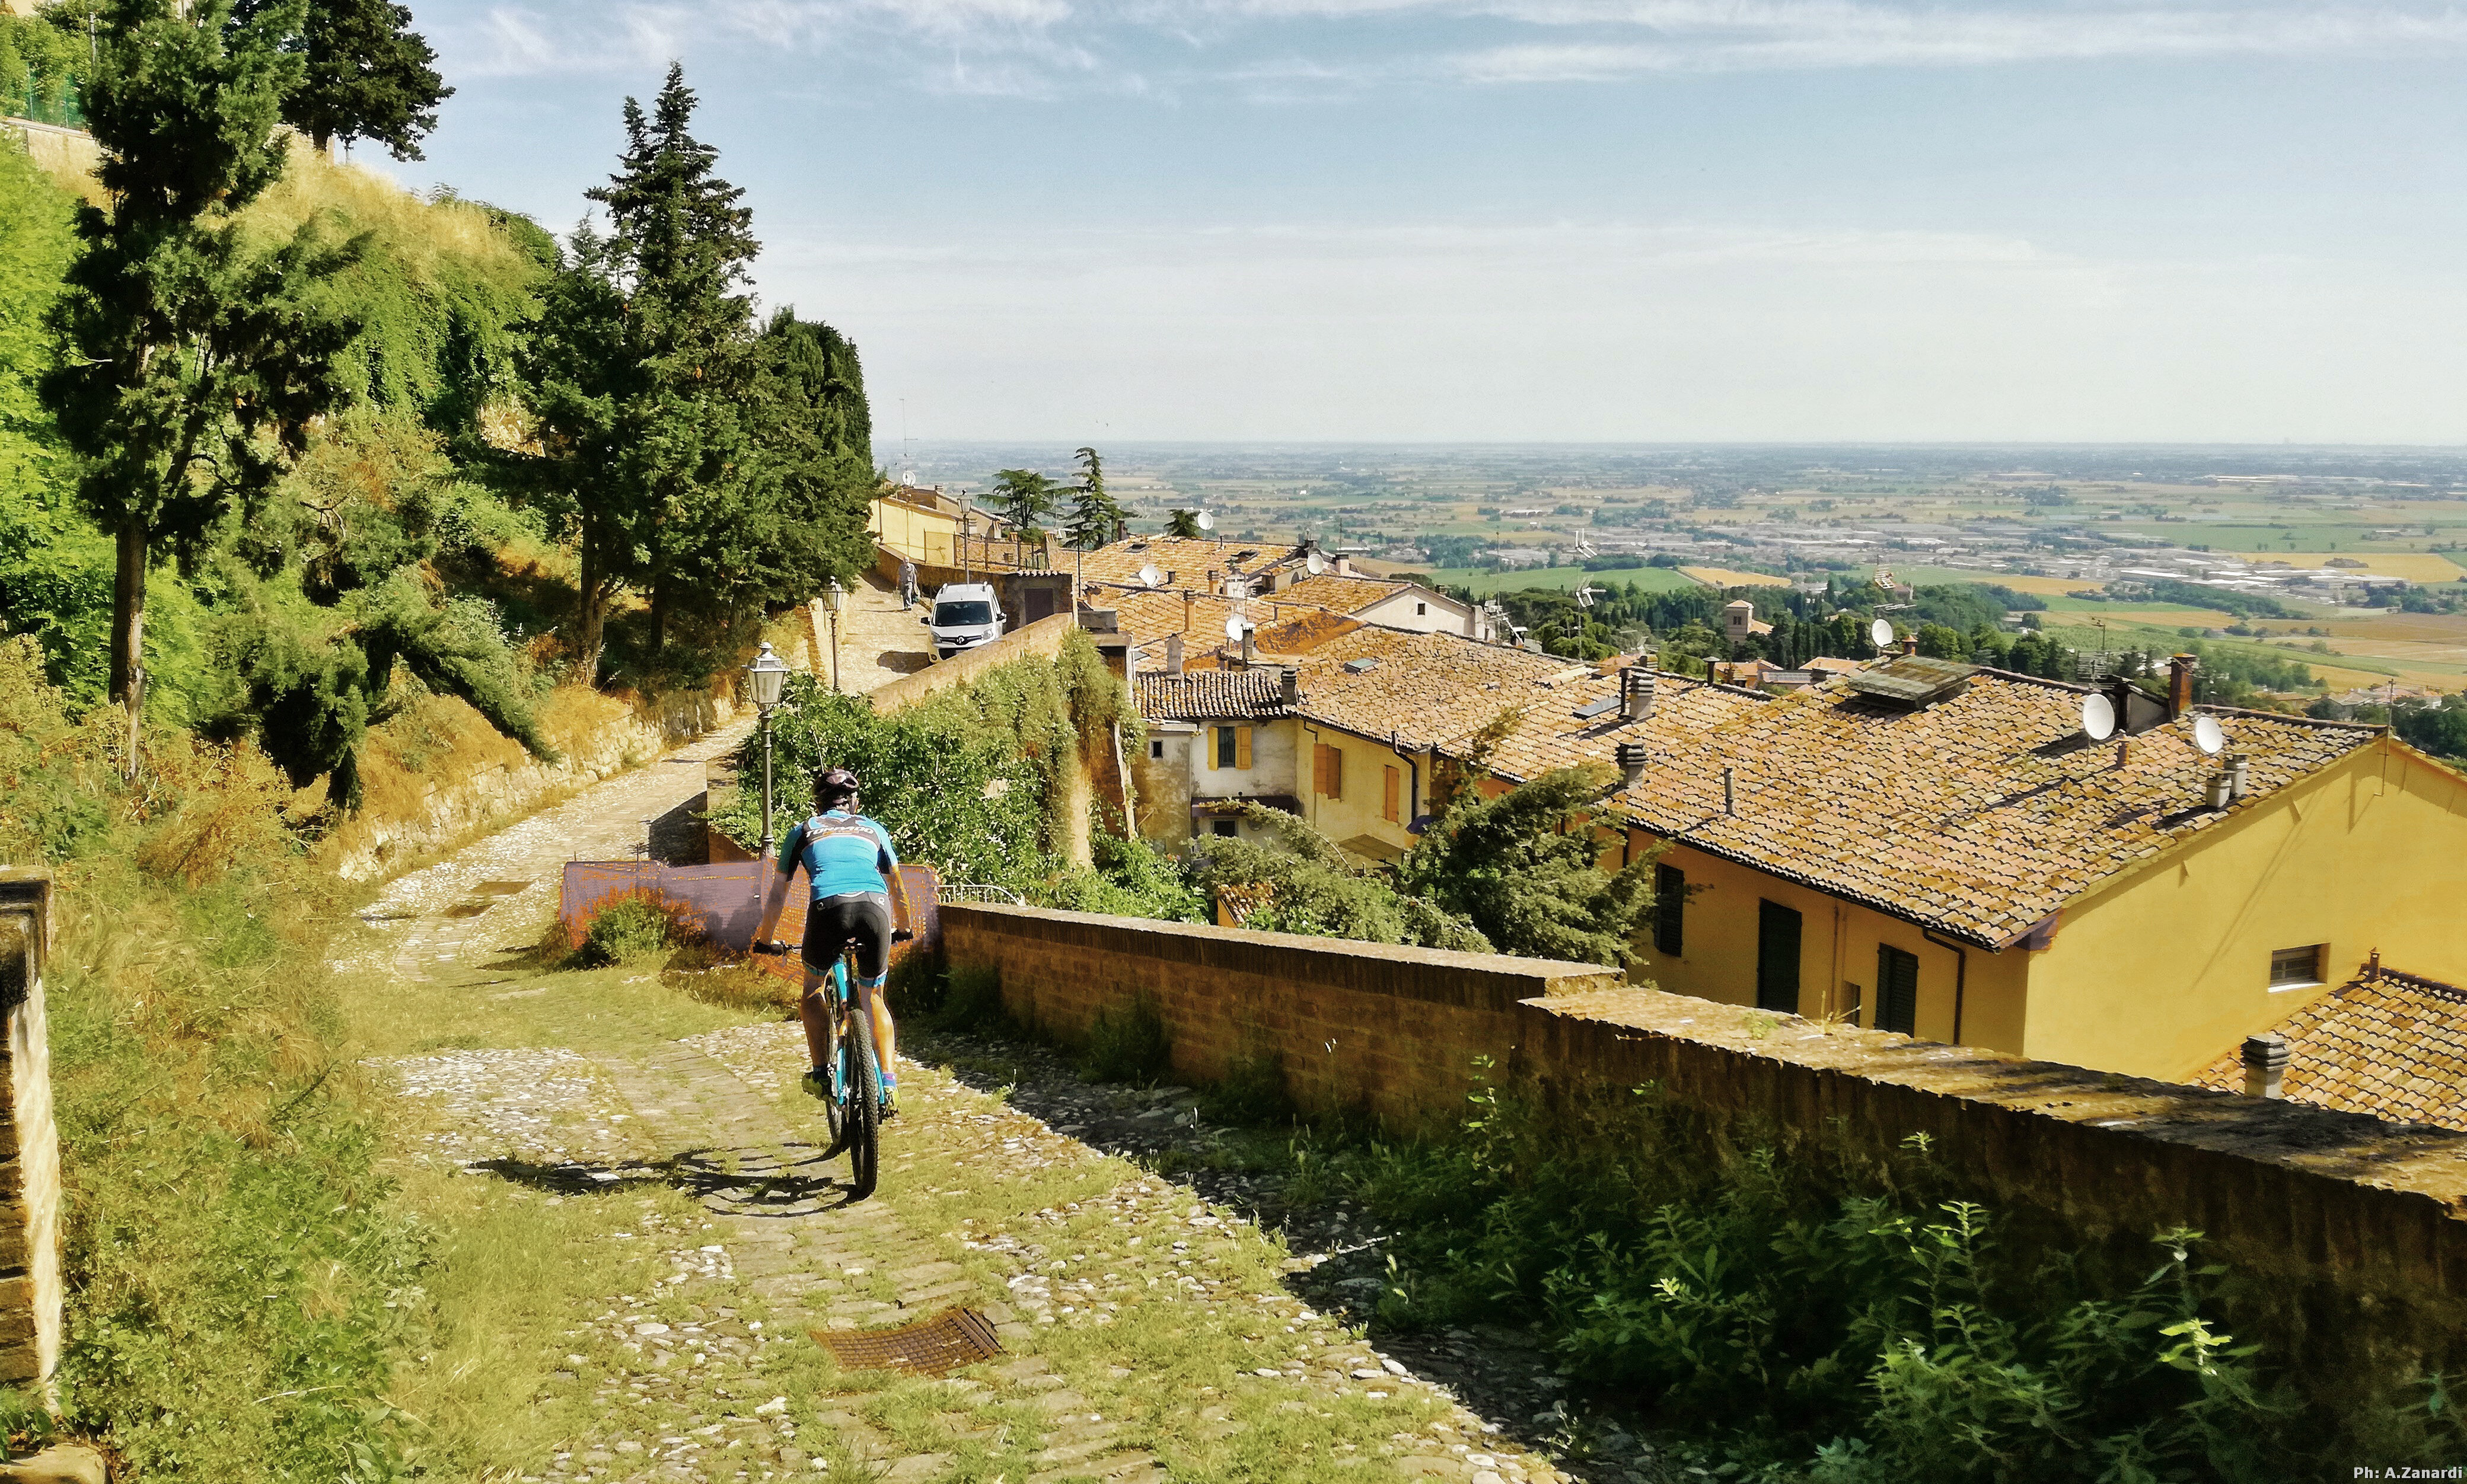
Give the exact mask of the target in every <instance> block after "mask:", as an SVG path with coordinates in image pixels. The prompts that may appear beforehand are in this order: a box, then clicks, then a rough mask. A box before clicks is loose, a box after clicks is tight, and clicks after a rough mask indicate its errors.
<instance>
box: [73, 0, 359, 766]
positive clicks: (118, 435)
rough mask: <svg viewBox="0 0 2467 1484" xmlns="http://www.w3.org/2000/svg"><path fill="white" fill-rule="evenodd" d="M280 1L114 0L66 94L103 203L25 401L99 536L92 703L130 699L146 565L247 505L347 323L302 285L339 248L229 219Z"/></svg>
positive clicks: (249, 170) (271, 109) (269, 128)
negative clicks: (107, 655) (92, 58)
mask: <svg viewBox="0 0 2467 1484" xmlns="http://www.w3.org/2000/svg"><path fill="white" fill-rule="evenodd" d="M302 10H303V8H302V5H301V4H300V0H288V3H284V4H269V5H266V6H264V7H262V8H261V9H260V10H258V11H256V12H255V13H253V14H252V15H250V16H248V17H246V18H235V16H234V14H233V11H232V3H231V0H178V3H175V0H114V4H113V7H112V10H111V25H110V27H109V29H108V40H107V41H106V43H105V44H104V47H103V50H102V56H101V58H100V65H99V66H98V67H97V69H96V72H95V75H94V77H93V78H92V79H90V81H89V82H88V84H87V89H86V117H87V121H88V124H89V126H90V127H91V128H92V130H93V132H94V136H95V139H96V142H97V143H98V144H100V145H101V146H102V164H101V165H100V166H99V167H98V168H97V169H96V179H97V182H98V184H99V185H100V186H101V187H102V192H103V196H104V204H103V205H102V206H88V207H85V208H83V209H82V210H81V211H79V214H78V224H77V231H78V236H79V253H78V258H77V261H76V263H75V264H74V265H73V266H72V267H71V269H70V271H69V278H68V290H67V292H66V293H65V294H63V295H62V296H61V299H60V301H59V303H58V304H57V306H56V308H55V310H54V326H55V328H56V331H57V334H58V336H59V338H60V340H61V342H62V351H63V354H62V356H61V365H60V366H59V368H58V369H57V371H54V372H52V373H51V374H50V375H48V376H47V377H46V378H45V379H44V382H43V388H42V392H43V396H44V400H45V401H46V402H47V403H48V404H49V405H50V406H51V408H52V409H53V411H54V413H55V414H56V416H57V417H58V419H59V424H60V431H61V434H62V437H63V438H64V439H65V440H66V442H67V443H68V445H69V447H70V449H71V450H72V451H73V452H74V453H75V454H76V455H77V456H78V459H79V465H80V476H79V495H80V497H81V498H82V500H83V501H84V504H85V506H86V507H87V509H88V511H89V512H90V513H91V514H92V515H93V516H94V518H95V520H96V521H97V522H98V523H99V524H101V525H102V527H103V528H105V529H107V530H109V531H111V532H112V533H113V535H114V539H115V541H116V543H117V550H118V560H117V575H116V579H115V590H114V594H113V605H112V606H113V612H112V625H111V694H112V695H113V697H114V698H115V699H117V700H119V701H121V702H122V703H123V704H124V705H125V706H127V707H128V708H130V711H131V715H132V722H133V718H134V713H135V711H136V708H137V707H138V705H139V704H140V698H141V690H142V687H141V686H140V684H139V677H140V674H141V671H142V667H143V664H144V663H145V662H144V644H145V616H146V577H147V565H148V563H149V562H150V561H151V560H152V558H153V557H154V555H155V554H156V552H157V551H158V550H159V549H161V548H162V547H164V546H165V545H169V546H170V548H171V549H172V550H174V551H178V552H181V553H182V554H189V553H192V552H193V551H194V550H195V548H196V545H197V543H198V542H199V540H200V539H201V538H202V537H203V536H204V535H205V534H206V532H207V531H208V529H209V528H211V527H212V526H213V525H214V524H215V522H216V521H217V520H218V519H220V518H221V516H222V515H223V514H224V513H225V512H226V511H227V510H229V509H231V508H232V507H233V506H235V505H239V506H247V505H249V504H252V503H254V502H255V501H257V500H259V499H260V498H261V497H262V496H263V495H264V494H265V492H266V491H267V490H268V489H269V488H270V487H271V485H272V484H273V483H274V481H275V480H276V479H277V478H278V477H279V476H280V475H281V473H282V471H283V467H284V465H285V463H286V462H287V461H288V460H289V459H290V458H291V457H293V456H295V455H296V454H297V453H298V452H299V451H300V450H301V448H303V447H304V446H305V444H306V436H307V428H308V424H309V421H310V419H311V418H313V417H315V416H318V415H320V414H323V413H326V412H328V411H330V410H331V409H332V408H334V407H335V406H336V405H337V404H338V403H339V402H340V400H341V399H342V397H343V394H344V393H343V389H342V386H341V383H340V382H339V381H338V379H337V378H336V377H335V376H334V374H333V361H334V357H335V356H336V355H337V354H338V353H339V352H340V351H341V350H342V349H344V348H345V347H346V346H347V345H348V344H349V343H350V341H351V336H352V333H353V326H352V325H351V323H350V322H349V321H348V320H346V319H344V318H343V317H341V316H339V315H337V314H335V313H333V312H332V311H330V310H328V309H326V308H324V307H321V306H320V304H319V303H318V301H317V297H316V295H315V292H314V291H315V289H316V288H317V286H318V284H319V282H320V281H322V280H325V279H327V278H329V277H330V276H331V275H333V274H334V273H336V272H339V271H340V270H341V269H342V268H343V267H344V266H346V265H347V264H348V263H349V262H350V260H351V256H352V254H353V253H354V252H355V251H356V250H357V246H356V244H347V245H343V246H336V245H333V244H330V243H328V242H326V241H324V240H322V239H321V238H320V237H319V236H318V235H317V230H316V226H315V224H314V223H313V222H312V223H310V224H308V225H306V226H304V227H303V228H302V229H301V230H300V232H299V233H298V234H297V235H296V236H294V237H293V238H292V239H291V240H289V241H288V242H286V243H284V244H283V245H282V246H280V247H278V248H276V249H274V250H273V251H271V252H260V251H257V250H255V249H254V248H253V247H252V246H251V244H250V242H249V241H248V239H247V237H246V236H244V235H243V233H242V232H241V230H240V229H239V227H238V225H237V224H236V223H235V222H234V220H233V214H234V213H236V212H237V211H238V210H239V209H240V208H241V207H244V206H246V205H247V204H248V203H249V202H250V201H252V200H254V199H256V198H257V197H258V196H259V195H260V194H262V193H263V192H264V191H265V190H266V188H267V187H269V186H271V185H273V184H274V182H275V181H276V180H277V179H279V178H280V177H281V175H282V173H283V163H284V151H285V148H286V147H287V146H286V144H285V141H284V140H283V137H282V136H281V135H279V134H278V133H277V132H276V129H275V125H276V124H277V123H278V122H279V118H280V114H281V109H282V105H283V97H284V95H285V94H286V93H287V92H288V91H289V90H290V88H291V87H292V86H294V85H295V84H296V83H297V82H298V80H299V77H300V71H301V63H300V60H299V58H298V57H297V56H296V55H294V54H292V53H291V52H289V51H287V50H286V43H287V42H288V41H289V40H290V38H291V37H293V36H295V35H296V34H298V32H299V29H300V26H301V22H302Z"/></svg>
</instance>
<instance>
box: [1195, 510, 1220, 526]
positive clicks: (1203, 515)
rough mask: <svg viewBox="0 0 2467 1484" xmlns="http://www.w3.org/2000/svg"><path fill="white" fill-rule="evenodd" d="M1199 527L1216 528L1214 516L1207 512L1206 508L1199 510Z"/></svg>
mask: <svg viewBox="0 0 2467 1484" xmlns="http://www.w3.org/2000/svg"><path fill="white" fill-rule="evenodd" d="M1199 528H1200V529H1202V530H1214V529H1215V528H1216V517H1215V516H1213V515H1211V514H1209V513H1208V512H1207V511H1206V510H1202V511H1200V512H1199Z"/></svg>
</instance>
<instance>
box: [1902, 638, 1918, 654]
mask: <svg viewBox="0 0 2467 1484" xmlns="http://www.w3.org/2000/svg"><path fill="white" fill-rule="evenodd" d="M1918 652H1919V637H1918V636H1917V635H1916V634H1905V635H1903V636H1902V653H1904V654H1906V655H1914V654H1917V653H1918Z"/></svg>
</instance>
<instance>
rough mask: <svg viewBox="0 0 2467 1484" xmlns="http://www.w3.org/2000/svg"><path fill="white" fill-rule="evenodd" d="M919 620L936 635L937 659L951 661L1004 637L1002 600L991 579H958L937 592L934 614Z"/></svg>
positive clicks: (935, 649)
mask: <svg viewBox="0 0 2467 1484" xmlns="http://www.w3.org/2000/svg"><path fill="white" fill-rule="evenodd" d="M917 621H918V622H919V623H922V624H924V625H925V627H926V628H927V629H928V630H929V631H930V632H931V633H932V634H933V636H934V658H935V659H937V660H947V659H949V658H951V656H953V655H955V654H959V653H961V652H962V651H963V650H968V649H974V648H976V647H977V646H978V645H980V644H990V643H992V642H993V641H995V640H998V639H1000V638H1002V637H1003V611H1002V600H1001V599H1000V598H998V597H996V596H994V588H993V584H992V583H990V582H954V583H952V584H951V585H950V586H948V587H946V588H944V589H942V591H940V592H939V593H937V594H935V595H934V612H933V614H932V616H931V617H929V618H919V619H918V620H917Z"/></svg>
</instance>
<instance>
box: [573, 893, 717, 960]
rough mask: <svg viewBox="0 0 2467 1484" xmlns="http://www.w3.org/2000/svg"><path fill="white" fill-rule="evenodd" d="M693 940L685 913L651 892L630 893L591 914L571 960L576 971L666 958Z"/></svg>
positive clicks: (687, 914)
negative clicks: (669, 953)
mask: <svg viewBox="0 0 2467 1484" xmlns="http://www.w3.org/2000/svg"><path fill="white" fill-rule="evenodd" d="M693 937H694V933H693V932H692V929H691V926H690V913H689V912H688V911H687V910H685V909H682V908H680V907H678V906H676V905H675V904H673V903H670V902H668V901H667V900H666V899H664V898H662V897H660V896H657V895H655V894H653V893H651V892H647V891H629V892H627V893H625V894H624V895H622V896H619V897H615V898H612V899H611V900H610V901H608V902H607V903H606V904H605V905H603V906H602V907H601V908H600V910H599V911H596V912H593V913H592V914H591V922H590V924H589V926H587V927H586V928H584V929H583V933H582V942H581V943H580V944H578V945H577V947H576V948H575V950H574V956H573V958H572V959H571V960H570V961H571V963H572V964H573V966H574V967H576V968H578V969H599V968H605V967H607V966H608V965H610V964H621V963H623V964H630V963H643V962H645V961H648V960H650V959H654V958H660V959H665V958H667V957H668V952H669V950H671V949H673V948H676V947H679V946H680V945H682V944H685V943H689V942H691V941H692V940H693Z"/></svg>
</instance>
